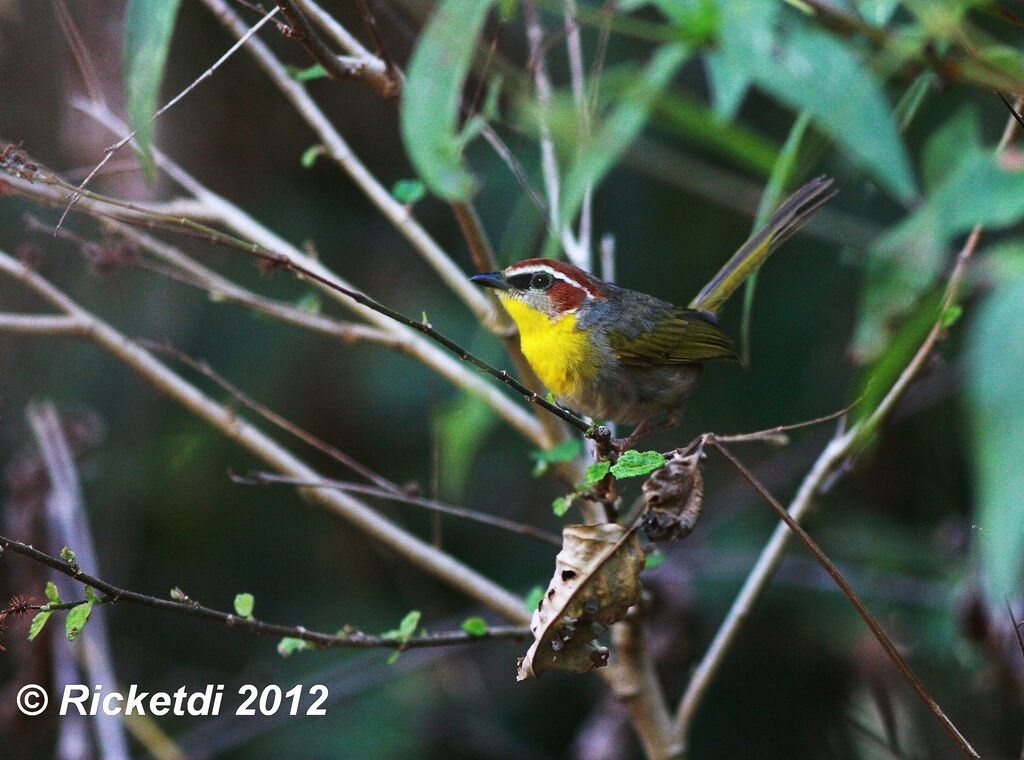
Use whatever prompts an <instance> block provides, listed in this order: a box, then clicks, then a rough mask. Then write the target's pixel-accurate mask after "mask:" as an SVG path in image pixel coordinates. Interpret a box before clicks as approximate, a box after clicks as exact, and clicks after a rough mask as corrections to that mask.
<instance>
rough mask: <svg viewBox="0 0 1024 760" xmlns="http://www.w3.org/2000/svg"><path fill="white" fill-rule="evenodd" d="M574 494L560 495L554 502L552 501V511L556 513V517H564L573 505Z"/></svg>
mask: <svg viewBox="0 0 1024 760" xmlns="http://www.w3.org/2000/svg"><path fill="white" fill-rule="evenodd" d="M572 502H573V496H559V497H558V498H557V499H555V500H554V501H553V502H551V511H552V512H554V513H555V517H563V516H565V513H566V512H568V511H569V507H571V506H572Z"/></svg>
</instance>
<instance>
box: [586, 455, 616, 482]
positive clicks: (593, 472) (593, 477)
mask: <svg viewBox="0 0 1024 760" xmlns="http://www.w3.org/2000/svg"><path fill="white" fill-rule="evenodd" d="M611 468H612V463H611V462H609V461H608V460H607V459H601V460H598V461H597V462H594V463H593V464H592V465H590V466H589V467H588V468H587V475H586V481H585V482H586V485H588V486H592V485H594V483H597V482H598V481H599V480H602V479H603V478H604V476H605V475H607V474H608V471H609V470H611Z"/></svg>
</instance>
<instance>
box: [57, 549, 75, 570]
mask: <svg viewBox="0 0 1024 760" xmlns="http://www.w3.org/2000/svg"><path fill="white" fill-rule="evenodd" d="M60 558H61V559H62V560H64V561H65V562H67V563H68V564H69V565H73V564H75V562H76V560H75V553H74V552H73V551H71V549H69V548H68V547H67V546H65V547H63V548H62V549H61V550H60Z"/></svg>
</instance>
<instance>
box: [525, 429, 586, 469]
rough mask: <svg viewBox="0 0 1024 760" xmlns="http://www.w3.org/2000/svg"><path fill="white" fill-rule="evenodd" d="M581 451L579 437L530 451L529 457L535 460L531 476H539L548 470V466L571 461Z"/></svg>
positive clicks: (581, 443) (581, 444)
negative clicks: (542, 449)
mask: <svg viewBox="0 0 1024 760" xmlns="http://www.w3.org/2000/svg"><path fill="white" fill-rule="evenodd" d="M581 451H583V442H582V441H580V439H579V438H570V439H569V440H567V441H562V442H561V443H559V444H558V445H556V446H553V447H551V448H550V449H548V450H546V451H531V452H530V459H532V460H533V461H534V462H536V465H534V468H533V476H534V477H535V478H536V477H540V476H541V475H543V474H544V473H545V472H547V471H548V466H549V465H552V464H561V463H564V462H571V461H572V460H574V459H575V458H576V457H578V456H579V455H580V452H581Z"/></svg>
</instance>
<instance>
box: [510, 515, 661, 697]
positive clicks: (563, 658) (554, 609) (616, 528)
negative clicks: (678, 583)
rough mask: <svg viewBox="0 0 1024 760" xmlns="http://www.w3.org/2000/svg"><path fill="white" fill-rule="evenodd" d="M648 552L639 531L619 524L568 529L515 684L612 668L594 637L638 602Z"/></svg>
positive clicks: (533, 625) (563, 534) (532, 628)
mask: <svg viewBox="0 0 1024 760" xmlns="http://www.w3.org/2000/svg"><path fill="white" fill-rule="evenodd" d="M643 567H644V552H643V549H641V548H640V542H639V540H638V539H637V536H636V532H635V531H634V530H633V529H631V528H626V527H623V526H622V525H618V524H617V523H604V524H601V525H566V526H565V527H564V528H563V529H562V551H560V552H559V553H558V556H557V557H556V558H555V574H554V577H552V579H551V583H550V584H549V585H548V589H547V591H546V592H545V593H544V597H543V598H542V599H541V601H540V603H539V604H538V605H537V609H536V611H535V612H534V613H533V621H532V623H531V624H530V630H531V631H532V632H533V636H534V641H533V644H531V645H530V649H529V650H528V651H527V653H526V656H525V657H522V658H521V659H520V660H519V672H518V676H517V680H520V681H522V680H525V679H527V678H536V677H538V676H539V675H540V674H541V673H542V672H544V671H545V670H566V671H569V672H571V673H584V672H587V671H589V670H594V669H595V668H600V667H603V666H605V665H607V664H608V650H607V649H606V648H605V647H602V646H599V645H598V644H597V642H596V641H595V639H596V638H597V637H598V636H600V635H601V634H602V633H604V631H605V630H606V629H607V628H608V626H610V625H611V624H612V623H615V622H618V621H619V620H622V619H623V618H624V617H625V616H626V612H627V611H628V610H629V608H630V607H632V606H633V605H634V604H636V603H637V602H638V601H639V599H640V580H639V575H640V571H641V570H643Z"/></svg>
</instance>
